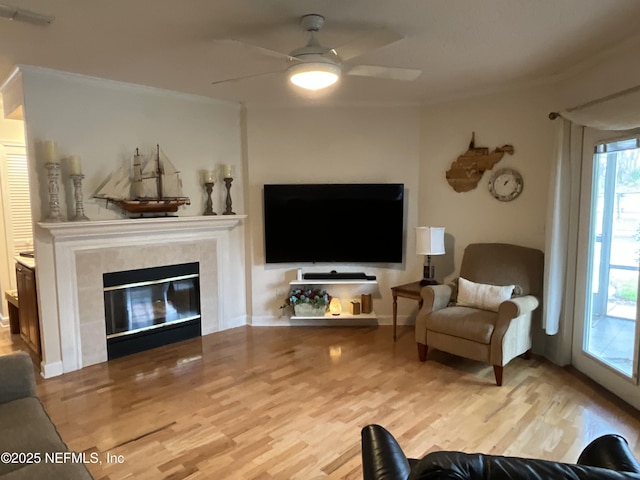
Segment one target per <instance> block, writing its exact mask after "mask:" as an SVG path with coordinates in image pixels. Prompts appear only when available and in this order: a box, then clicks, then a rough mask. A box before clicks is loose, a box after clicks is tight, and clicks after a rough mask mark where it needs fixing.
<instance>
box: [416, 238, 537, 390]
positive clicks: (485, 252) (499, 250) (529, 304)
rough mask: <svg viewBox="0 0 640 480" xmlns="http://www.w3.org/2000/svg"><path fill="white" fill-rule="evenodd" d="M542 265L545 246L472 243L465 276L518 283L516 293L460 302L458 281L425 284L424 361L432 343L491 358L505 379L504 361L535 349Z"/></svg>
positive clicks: (419, 338)
mask: <svg viewBox="0 0 640 480" xmlns="http://www.w3.org/2000/svg"><path fill="white" fill-rule="evenodd" d="M543 268H544V256H543V253H542V252H541V251H540V250H536V249H533V248H528V247H521V246H518V245H510V244H505V243H476V244H471V245H469V246H467V248H466V249H465V251H464V255H463V257H462V264H461V267H460V277H461V278H464V279H466V280H470V281H471V282H475V283H476V284H482V285H483V286H484V285H494V286H505V285H509V286H511V285H513V286H514V289H513V294H512V296H511V298H508V299H507V300H505V301H503V302H501V303H499V304H496V306H495V308H493V310H491V309H485V308H486V307H485V306H484V305H481V306H480V307H478V306H475V305H472V306H470V305H469V304H468V303H467V304H465V305H460V304H459V303H457V300H458V298H457V297H458V291H457V290H458V286H457V284H450V285H430V286H425V287H423V289H422V292H421V295H422V299H423V304H422V308H421V309H420V312H418V316H417V318H416V330H415V336H416V342H417V345H418V357H419V358H420V361H422V362H424V361H426V359H427V352H428V349H429V347H432V348H435V349H438V350H442V351H445V352H449V353H452V354H454V355H459V356H461V357H465V358H470V359H473V360H478V361H481V362H486V363H490V364H491V365H493V370H494V374H495V377H496V383H497V384H498V386H500V385H502V376H503V370H504V366H505V365H506V364H507V363H508V362H509V361H511V360H512V359H513V358H514V357H517V356H519V355H522V354H525V355H527V356H528V354H529V352H530V350H531V320H532V316H533V312H534V310H536V308H538V306H539V304H540V300H541V296H542V272H543ZM509 291H510V289H509ZM494 310H495V311H494Z"/></svg>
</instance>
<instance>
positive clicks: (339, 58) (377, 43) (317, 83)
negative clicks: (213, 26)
mask: <svg viewBox="0 0 640 480" xmlns="http://www.w3.org/2000/svg"><path fill="white" fill-rule="evenodd" d="M300 25H301V26H302V28H303V29H304V30H305V31H307V32H308V33H309V40H308V41H307V44H306V45H305V46H303V47H300V48H296V49H295V50H293V51H291V52H290V53H289V54H285V53H281V52H277V51H275V50H270V49H267V48H263V47H258V46H255V45H251V44H247V43H244V42H240V41H238V40H231V39H227V40H219V41H221V42H225V43H231V44H235V45H239V46H242V47H244V48H248V49H250V50H253V51H257V52H259V53H262V54H265V55H269V56H271V57H276V58H279V59H281V60H284V61H285V62H286V63H285V65H284V66H283V68H282V69H281V70H279V71H277V72H267V73H259V74H256V75H247V76H243V77H237V78H229V79H225V80H219V81H215V82H213V84H214V85H215V84H219V83H224V82H231V81H236V80H242V79H245V78H255V77H259V76H263V75H271V74H273V73H281V72H285V71H286V72H287V76H288V78H289V81H291V83H293V84H294V85H297V86H299V87H301V88H304V89H307V90H321V89H323V88H327V87H329V86H331V85H333V84H334V83H335V82H337V81H338V79H339V78H340V77H341V75H343V74H346V75H357V76H362V77H377V78H387V79H392V80H405V81H411V80H415V79H416V78H418V77H419V76H420V74H421V73H422V71H421V70H415V69H410V68H395V67H383V66H377V65H359V64H355V65H354V64H349V63H345V62H347V61H349V60H351V59H353V58H356V57H359V56H360V55H363V54H365V53H367V52H369V51H371V50H375V49H377V48H380V47H384V46H386V45H389V44H391V43H394V42H396V41H398V40H400V39H402V38H403V37H402V35H400V34H399V33H397V32H394V31H392V30H389V29H387V28H381V29H378V30H375V31H373V32H370V33H367V34H365V35H362V36H360V37H357V38H355V39H354V40H351V41H350V42H347V43H346V44H344V45H342V46H340V47H335V48H329V47H325V46H323V45H322V44H321V43H320V42H319V41H318V39H317V38H316V33H317V32H319V31H320V29H321V28H322V26H323V25H324V17H323V16H322V15H318V14H309V15H304V16H302V18H301V19H300Z"/></svg>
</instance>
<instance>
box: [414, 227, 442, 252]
mask: <svg viewBox="0 0 640 480" xmlns="http://www.w3.org/2000/svg"><path fill="white" fill-rule="evenodd" d="M445 253H446V252H445V251H444V227H416V255H444V254H445Z"/></svg>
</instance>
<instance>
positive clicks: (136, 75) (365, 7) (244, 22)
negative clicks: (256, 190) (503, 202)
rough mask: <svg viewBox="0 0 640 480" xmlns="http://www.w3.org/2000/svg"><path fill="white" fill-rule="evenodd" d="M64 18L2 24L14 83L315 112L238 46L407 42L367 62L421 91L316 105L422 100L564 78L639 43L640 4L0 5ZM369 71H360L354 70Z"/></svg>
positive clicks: (336, 95) (4, 71)
mask: <svg viewBox="0 0 640 480" xmlns="http://www.w3.org/2000/svg"><path fill="white" fill-rule="evenodd" d="M0 1H1V2H2V3H5V4H8V5H12V6H17V7H20V8H26V9H31V10H34V11H37V12H39V13H45V14H50V15H53V16H55V20H54V22H53V23H52V24H51V25H50V26H48V27H37V26H33V25H29V24H24V23H18V22H13V21H10V20H5V19H0V78H5V77H6V76H8V75H9V73H10V72H11V70H12V68H13V66H14V65H16V64H29V65H37V66H44V67H50V68H54V69H58V70H63V71H69V72H76V73H81V74H86V75H91V76H97V77H103V78H109V79H114V80H120V81H125V82H132V83H138V84H142V85H151V86H155V87H160V88H166V89H170V90H176V91H182V92H190V93H195V94H200V95H205V96H209V97H214V98H220V99H228V100H236V101H243V102H247V103H269V104H273V103H296V102H300V101H302V102H308V99H305V98H304V97H303V96H301V94H300V93H299V92H297V91H294V90H293V88H292V87H289V86H287V83H286V81H285V76H284V75H282V74H277V75H270V76H266V77H258V78H253V79H245V80H241V81H237V82H233V83H224V84H219V85H212V84H211V82H212V81H214V80H221V79H226V78H232V77H238V76H243V75H251V74H257V73H261V72H266V71H273V70H279V69H283V68H284V66H285V64H284V62H283V61H281V60H279V59H276V58H272V57H268V56H262V55H259V54H256V53H255V52H254V51H251V50H245V49H242V48H239V47H237V46H234V45H228V44H224V45H223V44H220V43H216V42H214V40H215V39H217V38H235V39H239V40H243V41H246V42H250V43H253V44H255V45H259V46H263V47H266V48H269V49H273V50H277V51H281V52H283V53H288V52H290V51H291V50H293V49H294V48H297V47H300V46H302V45H303V44H304V43H305V42H306V34H305V33H304V32H303V31H302V29H301V28H300V26H299V17H300V16H301V15H303V14H307V13H320V14H322V15H324V16H325V18H326V24H325V27H324V28H323V30H322V31H321V32H320V34H319V39H320V41H321V43H322V44H324V45H327V46H330V47H334V46H338V45H341V44H342V43H345V42H346V41H348V40H351V39H353V38H354V37H356V36H358V35H360V34H363V33H365V32H368V31H370V30H373V29H375V28H377V27H383V26H384V27H389V28H391V29H393V30H395V31H397V32H399V33H401V34H402V35H404V36H405V38H404V39H403V40H400V41H399V42H396V43H394V44H392V45H389V46H386V47H383V48H381V49H378V50H376V51H373V52H370V53H367V54H365V55H363V56H361V57H359V58H357V59H355V60H356V61H357V63H365V64H372V65H385V66H396V67H407V68H417V69H422V71H423V74H422V75H421V77H420V78H419V79H418V80H417V81H415V82H400V81H392V80H382V79H374V78H361V77H344V78H343V79H342V80H341V81H340V82H339V83H338V85H337V86H336V87H335V88H332V89H331V91H330V92H327V93H324V94H323V95H320V96H319V98H320V100H318V99H312V101H313V102H314V103H315V102H322V103H324V102H330V103H361V102H375V103H379V102H394V103H398V102H400V103H401V102H422V103H433V102H437V101H439V100H442V99H447V98H452V97H457V96H465V95H469V94H475V93H480V92H485V91H492V90H499V89H502V88H508V87H511V86H514V85H521V84H530V83H535V82H541V81H546V80H549V79H552V78H556V77H558V76H560V75H562V74H563V73H566V72H568V71H571V70H575V69H576V68H579V67H580V66H581V65H584V64H585V63H588V62H589V61H590V59H591V58H594V57H597V56H600V55H602V54H603V53H604V52H606V51H608V50H610V49H611V48H613V47H615V46H616V45H618V44H621V43H623V42H624V43H629V42H635V41H636V40H638V43H639V44H640V37H639V36H638V35H637V32H638V30H637V21H638V19H639V18H640V1H638V0H269V1H267V0H102V1H96V0H91V1H87V0H0ZM354 63H355V62H354Z"/></svg>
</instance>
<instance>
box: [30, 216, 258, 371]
mask: <svg viewBox="0 0 640 480" xmlns="http://www.w3.org/2000/svg"><path fill="white" fill-rule="evenodd" d="M244 218H245V216H244V215H211V216H204V215H200V216H195V217H161V218H148V219H145V220H144V221H138V220H121V219H119V220H101V221H88V222H40V223H38V228H41V229H42V230H43V231H47V232H49V234H50V241H51V244H47V243H46V242H40V243H37V242H36V243H37V246H36V251H37V252H38V254H37V255H38V271H39V273H38V281H39V282H42V284H43V285H49V284H50V285H53V286H55V288H51V289H49V288H46V289H42V291H41V292H40V296H41V300H42V302H41V304H40V305H41V307H42V308H41V315H42V317H41V324H42V326H43V327H42V328H43V330H42V339H43V346H44V351H45V355H44V358H43V361H42V366H41V367H42V374H43V376H44V377H45V378H50V377H53V376H56V375H61V374H63V373H67V372H72V371H74V370H78V369H80V368H83V367H87V366H89V365H95V364H97V363H101V362H106V361H107V360H108V359H109V355H108V352H107V335H106V333H107V332H106V321H105V308H104V274H105V273H113V272H121V271H128V270H135V269H146V268H154V267H160V266H164V265H174V264H181V263H193V262H197V263H198V265H199V277H198V283H199V287H200V316H201V319H200V322H201V323H200V325H201V327H200V328H201V330H202V335H208V334H210V333H213V332H218V331H221V330H226V329H228V328H233V327H238V326H240V325H245V324H246V323H247V316H246V296H245V291H246V283H245V277H244V272H245V269H244V264H245V261H244V243H243V242H244V227H243V226H242V224H241V223H242V220H243V219H244Z"/></svg>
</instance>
